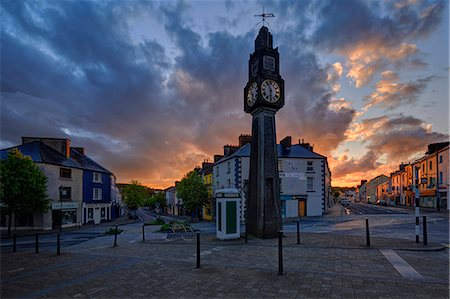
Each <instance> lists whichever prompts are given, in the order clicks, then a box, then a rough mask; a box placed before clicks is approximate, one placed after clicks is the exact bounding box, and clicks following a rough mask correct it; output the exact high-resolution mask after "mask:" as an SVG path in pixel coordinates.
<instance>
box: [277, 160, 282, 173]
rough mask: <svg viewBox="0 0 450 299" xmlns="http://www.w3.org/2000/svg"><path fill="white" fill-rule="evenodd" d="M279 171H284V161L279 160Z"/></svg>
mask: <svg viewBox="0 0 450 299" xmlns="http://www.w3.org/2000/svg"><path fill="white" fill-rule="evenodd" d="M278 171H283V161H281V160H278Z"/></svg>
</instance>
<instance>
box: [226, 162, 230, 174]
mask: <svg viewBox="0 0 450 299" xmlns="http://www.w3.org/2000/svg"><path fill="white" fill-rule="evenodd" d="M227 173H230V161H228V162H227Z"/></svg>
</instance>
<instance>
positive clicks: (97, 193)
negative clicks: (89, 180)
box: [92, 188, 102, 200]
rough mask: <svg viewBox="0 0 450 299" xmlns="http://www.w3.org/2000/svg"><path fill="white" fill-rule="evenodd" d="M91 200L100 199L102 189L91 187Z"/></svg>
mask: <svg viewBox="0 0 450 299" xmlns="http://www.w3.org/2000/svg"><path fill="white" fill-rule="evenodd" d="M92 199H93V200H101V199H102V189H100V188H94V189H93V197H92Z"/></svg>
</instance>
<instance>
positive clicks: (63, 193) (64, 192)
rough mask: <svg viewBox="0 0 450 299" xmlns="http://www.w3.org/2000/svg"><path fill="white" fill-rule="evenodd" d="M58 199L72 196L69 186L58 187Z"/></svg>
mask: <svg viewBox="0 0 450 299" xmlns="http://www.w3.org/2000/svg"><path fill="white" fill-rule="evenodd" d="M59 198H60V199H71V198H72V188H71V187H61V188H60V189H59Z"/></svg>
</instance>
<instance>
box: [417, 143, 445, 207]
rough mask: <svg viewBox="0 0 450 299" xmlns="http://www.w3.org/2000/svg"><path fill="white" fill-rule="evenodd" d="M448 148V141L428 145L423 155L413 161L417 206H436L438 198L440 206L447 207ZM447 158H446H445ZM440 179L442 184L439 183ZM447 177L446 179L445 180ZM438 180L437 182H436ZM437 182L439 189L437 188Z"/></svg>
mask: <svg viewBox="0 0 450 299" xmlns="http://www.w3.org/2000/svg"><path fill="white" fill-rule="evenodd" d="M448 148H449V142H441V143H432V144H429V145H428V151H427V152H426V153H425V156H423V157H422V158H420V159H418V160H416V161H414V162H413V163H412V164H413V171H414V170H415V172H416V173H415V175H416V184H417V186H418V189H419V206H420V207H427V208H437V207H438V198H439V204H440V208H441V207H445V208H446V207H447V198H448V191H446V190H448V172H449V168H448ZM445 158H447V159H445ZM441 179H442V184H441V183H440V182H441ZM445 179H447V181H445ZM438 181H439V183H438ZM438 184H439V190H441V191H437V190H438Z"/></svg>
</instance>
